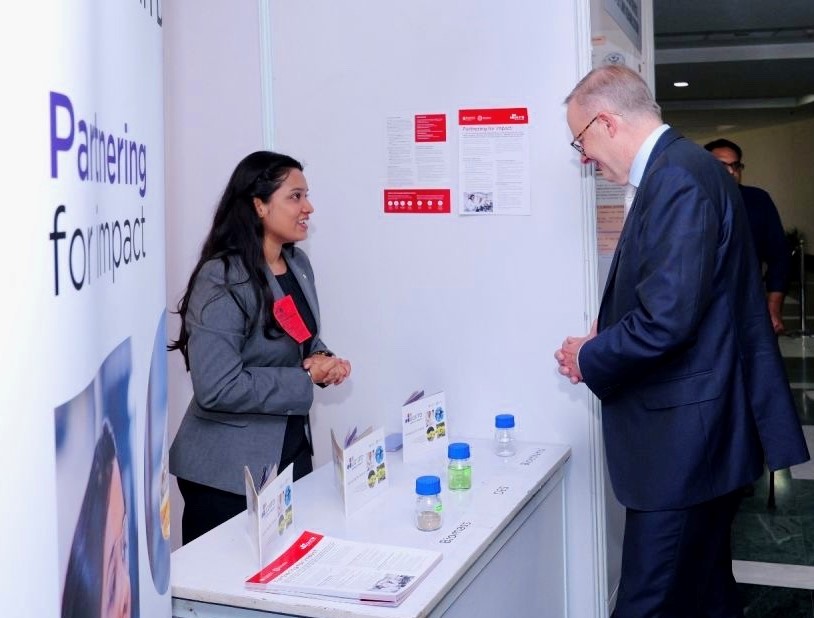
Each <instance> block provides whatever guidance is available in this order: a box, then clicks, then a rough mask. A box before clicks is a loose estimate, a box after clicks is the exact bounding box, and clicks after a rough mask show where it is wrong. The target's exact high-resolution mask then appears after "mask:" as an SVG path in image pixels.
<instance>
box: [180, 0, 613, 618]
mask: <svg viewBox="0 0 814 618" xmlns="http://www.w3.org/2000/svg"><path fill="white" fill-rule="evenodd" d="M551 4H552V3H538V2H532V1H531V0H512V2H509V3H502V4H501V3H489V2H471V1H468V2H464V1H463V0H456V1H454V2H447V3H437V2H430V1H428V0H421V1H415V0H412V1H410V2H405V1H399V2H389V3H375V2H365V3H360V4H358V5H354V8H353V9H351V8H349V7H348V6H346V5H341V6H340V5H336V3H333V2H328V1H325V0H309V1H307V2H298V3H292V2H286V1H283V0H268V1H267V0H259V2H258V3H257V4H253V3H237V4H232V3H228V2H208V3H205V4H202V5H201V4H198V3H194V2H181V1H179V2H177V3H172V4H170V5H169V6H168V7H167V12H168V14H170V15H172V16H173V17H174V19H173V20H171V19H169V18H168V20H167V21H168V26H167V34H168V37H167V41H168V42H167V45H168V48H167V50H166V55H165V61H166V62H167V77H166V82H165V84H166V86H165V87H166V89H167V101H166V118H167V123H168V133H167V141H168V149H167V153H168V162H167V163H168V167H167V178H168V190H167V196H168V197H167V199H168V203H169V204H170V207H169V208H168V218H167V230H168V238H169V239H170V242H169V249H168V250H169V254H168V304H170V306H174V304H175V303H176V302H177V299H178V298H180V295H181V293H182V291H183V287H184V286H185V285H186V280H187V277H188V276H189V272H190V270H191V268H192V266H193V265H194V260H195V257H196V255H197V253H198V251H199V248H200V243H201V241H202V239H203V237H204V235H205V233H206V231H207V230H208V227H209V225H210V223H211V216H212V212H213V207H214V205H215V202H216V200H217V198H218V196H219V192H220V191H222V189H223V186H224V185H225V182H226V180H227V178H228V175H229V173H230V172H231V170H232V169H233V167H234V165H235V164H236V163H237V161H238V160H239V159H240V158H241V157H242V156H243V155H245V154H247V153H248V152H250V151H251V150H255V149H257V148H260V147H262V146H263V138H264V135H265V126H266V125H270V126H271V127H272V129H273V131H272V134H273V140H272V144H270V145H273V146H274V148H275V149H278V150H281V151H283V152H287V153H289V154H292V155H293V156H295V157H298V158H300V159H301V160H302V161H303V163H304V164H305V166H306V168H305V174H306V177H307V179H308V182H309V185H310V188H311V197H312V201H313V203H314V206H315V208H316V212H315V213H314V215H313V216H312V218H311V223H312V225H311V237H310V239H309V240H308V241H307V242H305V243H303V248H304V249H305V250H306V251H307V252H308V253H309V255H310V256H311V259H312V262H313V264H314V268H315V271H316V282H317V288H318V292H319V296H320V304H321V309H322V317H323V331H324V337H325V340H326V341H327V343H328V345H329V346H331V347H332V348H333V349H335V350H336V351H337V352H338V353H339V354H342V355H345V356H347V357H348V358H349V359H350V360H351V361H352V362H353V366H354V374H353V377H352V379H351V380H350V382H349V383H348V384H346V385H343V386H342V387H341V388H339V389H330V388H329V389H326V390H324V391H320V392H318V393H317V403H316V405H315V407H314V410H313V420H314V425H315V440H316V451H317V452H316V455H315V463H316V464H317V465H319V464H321V463H325V462H326V461H328V460H329V458H330V455H329V450H328V432H329V430H330V428H331V427H333V428H336V429H337V430H338V431H340V432H341V433H342V434H343V435H344V430H345V428H346V427H347V426H348V425H351V424H358V425H359V426H360V427H361V426H366V425H367V424H369V423H376V424H382V425H384V426H385V428H386V429H387V430H389V431H394V430H395V429H396V427H397V418H398V410H399V406H400V404H401V403H402V402H403V400H404V399H405V398H406V396H407V395H408V394H409V393H410V392H412V391H413V390H414V389H416V388H424V389H425V390H426V391H427V392H432V391H434V390H438V389H444V390H445V391H446V393H447V402H448V406H447V407H448V409H449V423H450V429H451V431H452V435H453V436H462V435H469V436H487V435H491V432H492V419H493V416H494V414H495V413H496V412H498V411H502V410H510V411H513V412H514V413H515V414H516V415H517V420H518V431H519V433H520V435H521V437H523V438H526V439H530V440H542V441H549V442H560V443H566V444H570V445H571V447H572V449H573V456H572V461H571V462H570V464H569V469H568V478H567V480H566V485H567V502H568V504H567V523H566V526H567V534H568V537H567V539H566V541H567V548H568V556H567V558H568V577H569V605H570V607H569V610H570V612H569V615H570V616H586V617H587V616H595V615H599V614H600V610H598V608H600V607H602V606H603V605H604V603H605V599H604V598H599V597H600V595H601V594H602V593H603V592H604V584H603V581H604V562H603V560H604V536H603V533H604V530H603V525H604V496H603V495H602V487H601V476H602V469H601V466H598V465H597V458H598V457H599V456H600V455H601V453H600V452H599V450H598V448H599V447H598V444H597V435H596V431H597V429H598V428H597V424H596V418H595V416H594V412H593V411H592V400H591V398H590V397H589V395H588V392H587V390H586V389H585V388H584V387H576V388H575V387H572V386H571V385H570V384H567V383H566V382H565V381H564V380H563V379H562V378H561V377H560V376H558V375H557V373H556V370H555V362H554V360H553V352H554V349H555V348H556V347H557V346H558V345H559V344H560V343H561V341H562V339H563V338H564V337H565V336H566V335H568V334H578V333H582V332H584V331H585V330H586V329H587V323H588V320H589V314H590V313H591V309H590V306H591V303H592V302H594V296H595V294H596V290H595V281H594V280H593V279H592V277H591V276H590V275H589V273H591V272H593V271H594V270H595V267H596V263H595V255H594V245H595V242H594V240H593V236H592V234H593V212H592V211H591V210H590V209H589V208H587V207H586V206H584V205H585V204H589V203H592V197H591V195H590V181H588V180H587V179H586V177H584V176H583V173H582V171H581V170H580V165H579V161H578V159H577V157H576V153H574V152H573V151H572V149H571V148H570V147H569V146H568V143H569V141H570V140H571V139H572V136H571V135H570V133H569V131H568V128H567V126H566V123H565V108H564V106H563V105H562V100H563V99H564V97H565V96H566V95H567V94H568V92H569V91H570V89H571V88H572V87H573V85H574V84H575V83H576V81H577V79H578V78H579V76H580V75H581V73H583V72H585V71H586V70H587V69H588V68H589V62H590V26H589V20H588V8H587V5H588V2H587V0H586V1H585V2H575V3H554V4H556V6H551ZM258 5H259V10H258ZM264 11H266V12H265V13H264ZM258 21H259V26H258ZM173 24H176V25H175V26H173ZM180 24H184V26H185V28H183V32H177V33H175V32H174V31H173V29H174V28H177V29H181V26H180ZM258 29H259V30H260V32H259V33H258ZM170 33H173V34H172V36H169V34H170ZM258 37H259V38H258ZM204 69H205V70H204ZM264 70H265V71H266V72H265V73H264V72H263V71H264ZM264 87H268V89H266V88H264ZM269 93H270V94H269ZM264 96H266V97H267V98H265V99H264V98H263V97H264ZM261 101H262V103H263V107H262V109H261V108H260V106H259V103H260V102H261ZM504 105H506V106H526V107H528V108H529V115H530V136H531V161H530V169H531V179H532V180H531V194H532V213H531V216H527V217H494V218H488V219H485V218H477V219H475V218H467V219H465V218H460V217H458V216H457V215H455V214H451V215H442V216H432V217H428V216H396V215H384V214H382V212H381V211H382V203H381V202H382V196H381V189H382V188H383V187H384V166H385V159H384V150H385V141H384V134H385V130H384V119H385V117H386V116H387V115H389V114H392V113H394V112H396V113H400V112H408V113H410V112H411V113H438V112H446V113H447V114H449V115H450V125H449V131H450V134H451V138H452V140H453V147H455V148H457V141H456V137H455V118H456V115H455V112H456V110H457V109H458V108H459V107H480V106H484V107H487V106H504ZM264 110H265V113H266V114H267V116H266V117H264V115H263V113H264ZM453 158H454V159H455V157H453ZM454 188H455V187H453V189H454ZM173 319H174V318H173ZM176 329H177V326H170V328H169V330H170V334H171V335H172V336H174V335H175V332H176ZM170 376H171V379H170V393H169V396H170V417H171V418H170V425H171V427H175V426H177V424H178V423H179V422H180V419H181V416H182V415H183V412H184V410H185V408H186V405H187V402H188V400H189V396H190V395H191V389H190V387H189V381H188V377H187V376H186V374H185V372H184V371H183V369H182V362H181V358H180V355H178V354H172V355H171V356H170ZM175 504H178V505H180V501H177V502H174V505H175Z"/></svg>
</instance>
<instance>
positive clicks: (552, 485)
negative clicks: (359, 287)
mask: <svg viewBox="0 0 814 618" xmlns="http://www.w3.org/2000/svg"><path fill="white" fill-rule="evenodd" d="M470 445H471V449H472V458H471V461H472V470H473V473H472V477H473V483H472V489H471V490H469V491H466V492H450V491H448V490H446V489H444V490H443V492H442V495H441V499H442V501H443V504H444V525H443V526H442V528H441V529H440V530H437V531H435V532H421V531H419V530H417V529H416V528H415V526H414V525H413V506H414V503H415V493H414V488H415V477H416V476H420V475H422V474H438V475H439V476H440V477H441V479H442V485H443V486H444V487H446V476H445V472H446V459H445V458H441V457H439V458H438V459H437V460H435V461H433V462H429V463H427V464H422V465H417V464H410V465H407V464H404V463H403V462H402V458H401V453H400V452H397V453H388V454H387V458H388V459H387V463H388V473H389V478H390V488H389V490H388V491H387V493H386V494H384V495H383V496H382V497H380V498H378V499H376V500H375V501H373V502H371V503H370V504H367V505H365V506H364V507H363V508H362V509H361V510H360V511H359V512H357V513H355V514H352V515H351V516H350V517H348V518H345V516H344V513H343V508H342V504H341V501H340V497H339V492H338V489H337V488H336V486H335V483H334V476H333V474H334V472H333V467H332V465H331V464H328V465H325V466H322V467H320V468H318V469H317V470H315V471H314V472H313V473H311V474H310V475H308V476H307V477H305V478H304V479H301V480H299V481H297V482H296V483H295V484H294V524H293V526H292V528H291V529H290V530H289V531H288V532H287V533H286V535H285V537H283V540H284V542H283V543H282V544H281V547H280V549H282V548H283V545H286V544H287V543H291V542H292V541H293V540H294V539H295V538H296V535H297V534H298V533H299V532H300V531H302V530H303V529H308V530H312V531H314V532H319V533H323V534H328V535H331V536H334V537H340V538H346V539H350V540H358V541H364V542H372V543H382V544H388V545H403V546H409V547H421V548H431V549H435V550H438V551H441V552H442V554H443V559H442V560H441V562H439V563H438V564H437V565H436V566H435V567H434V568H433V570H432V571H431V572H430V573H429V575H428V576H427V578H426V579H425V580H424V581H423V582H421V584H420V585H419V586H418V587H417V588H416V589H415V590H414V591H413V592H412V594H410V596H408V597H407V599H405V601H404V602H403V603H402V604H401V605H400V606H398V607H378V606H369V605H360V604H356V603H347V602H339V601H324V600H316V599H308V598H301V597H294V596H284V595H272V594H268V593H263V592H255V591H249V590H246V589H245V588H244V584H243V582H244V580H245V579H246V578H247V577H248V576H250V575H252V574H253V573H255V572H256V571H258V570H259V568H260V566H261V565H260V564H258V562H257V558H256V556H255V555H254V553H253V551H252V548H251V545H250V542H249V536H248V533H247V530H246V515H245V513H242V514H240V515H238V516H237V517H235V518H233V519H231V520H229V521H228V522H226V523H225V524H223V525H221V526H219V527H218V528H216V529H215V530H212V531H211V532H209V533H208V534H206V535H204V536H202V537H200V538H199V539H196V540H195V541H193V542H192V543H190V544H189V545H186V546H184V547H182V548H180V549H178V550H177V551H175V552H173V554H172V571H171V573H172V575H171V578H172V595H173V603H172V615H173V616H174V617H177V618H192V617H195V618H209V617H216V616H217V617H223V618H225V617H237V616H240V617H252V618H269V616H300V617H302V616H311V617H316V618H324V617H330V618H338V617H342V618H348V617H357V616H377V617H384V618H408V617H409V618H417V617H423V616H444V617H445V618H454V617H467V618H471V617H478V616H484V617H486V616H488V617H503V616H506V617H508V616H511V617H512V618H523V617H524V616H529V617H532V616H533V617H534V618H548V617H551V618H562V617H563V616H566V615H567V611H566V602H565V599H566V593H565V585H566V584H565V547H564V543H565V536H564V530H563V522H564V520H565V515H564V509H565V502H564V491H563V476H564V464H565V462H566V461H567V460H568V458H569V457H570V455H571V450H570V449H569V448H568V447H567V446H561V445H549V444H545V445H543V444H531V443H527V442H526V443H524V442H520V443H519V444H518V452H517V455H515V456H514V457H513V458H511V459H506V460H501V459H499V458H498V457H497V456H496V455H493V454H492V451H491V442H489V441H483V440H472V441H470ZM285 542H287V543H285Z"/></svg>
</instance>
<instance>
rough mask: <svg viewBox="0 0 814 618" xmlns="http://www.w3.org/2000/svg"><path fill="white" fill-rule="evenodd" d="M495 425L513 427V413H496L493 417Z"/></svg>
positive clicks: (505, 427)
mask: <svg viewBox="0 0 814 618" xmlns="http://www.w3.org/2000/svg"><path fill="white" fill-rule="evenodd" d="M495 427H497V428H498V429H509V428H511V427H514V414H498V415H497V416H496V417H495Z"/></svg>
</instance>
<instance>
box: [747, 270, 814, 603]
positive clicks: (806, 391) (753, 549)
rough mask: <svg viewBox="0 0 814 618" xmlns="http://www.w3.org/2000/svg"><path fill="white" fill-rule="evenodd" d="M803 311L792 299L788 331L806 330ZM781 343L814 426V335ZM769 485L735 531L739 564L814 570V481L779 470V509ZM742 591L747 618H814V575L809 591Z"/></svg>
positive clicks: (813, 317)
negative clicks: (773, 501) (771, 502)
mask: <svg viewBox="0 0 814 618" xmlns="http://www.w3.org/2000/svg"><path fill="white" fill-rule="evenodd" d="M809 287H814V286H811V285H810V286H809ZM812 292H814V290H812V291H810V292H809V295H808V297H807V301H808V302H807V305H809V306H808V307H807V311H806V314H809V315H807V320H806V326H807V330H808V329H811V328H812V327H814V308H812V307H811V306H810V305H811V303H814V295H813V294H812ZM799 312H800V309H799V303H798V302H797V301H796V299H795V298H790V299H789V300H788V301H787V303H786V307H785V311H784V318H785V321H786V328H787V330H788V331H790V332H794V331H799V330H800V327H801V325H802V322H801V321H800V313H799ZM809 316H810V317H809ZM779 343H780V347H781V351H783V356H784V361H785V364H786V370H787V373H788V377H789V383H790V385H791V387H792V393H793V394H794V398H795V401H796V403H797V411H798V414H799V415H800V420H801V422H802V423H803V425H810V426H814V337H812V336H799V335H796V336H793V337H781V338H780V341H779ZM809 448H811V446H810V447H809ZM769 485H770V484H769V474H768V473H766V474H764V476H763V478H761V479H760V480H759V481H758V482H757V483H755V485H754V493H753V494H752V495H746V496H744V498H743V501H742V503H741V506H740V510H739V511H738V514H737V516H736V518H735V523H734V525H733V530H732V558H733V560H743V561H750V562H759V563H772V564H778V565H779V564H782V565H802V566H808V567H814V480H807V479H798V478H792V475H791V473H790V471H789V470H781V471H778V472H776V473H775V475H774V487H775V506H774V508H772V507H771V506H770V505H769ZM805 577H808V575H807V574H806V575H805ZM798 585H799V583H798ZM803 585H805V583H804V584H803ZM738 588H739V590H740V593H741V598H742V601H743V605H744V615H745V616H746V617H747V618H812V617H814V592H812V588H814V575H811V582H810V585H808V586H807V589H806V588H802V587H798V588H791V587H777V586H759V585H747V584H738Z"/></svg>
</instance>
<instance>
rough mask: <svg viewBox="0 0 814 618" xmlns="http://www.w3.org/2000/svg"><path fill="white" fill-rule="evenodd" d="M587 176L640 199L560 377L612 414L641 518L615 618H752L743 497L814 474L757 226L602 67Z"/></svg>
mask: <svg viewBox="0 0 814 618" xmlns="http://www.w3.org/2000/svg"><path fill="white" fill-rule="evenodd" d="M566 104H567V106H568V107H567V121H568V126H569V128H570V130H571V132H572V135H575V136H576V137H575V138H574V141H573V142H572V144H571V145H572V146H573V147H574V148H575V149H576V150H577V151H578V152H579V153H580V157H581V161H582V163H584V164H589V163H593V164H594V165H595V166H596V168H597V169H598V170H601V172H602V174H603V176H604V177H605V178H606V179H608V180H609V181H611V182H614V183H618V184H620V185H632V186H633V187H635V188H636V193H635V198H634V200H633V202H632V206H631V208H630V211H629V214H628V215H627V217H626V220H625V224H624V227H623V229H622V234H621V236H620V238H619V243H618V245H617V248H616V253H615V255H614V257H613V262H612V264H611V267H610V272H609V274H608V281H607V284H606V286H605V291H604V293H603V296H602V303H601V306H600V309H599V315H598V318H597V321H596V322H595V323H594V326H593V327H592V329H591V332H590V333H589V334H588V335H587V336H584V337H568V338H566V339H565V341H564V342H563V344H562V347H561V348H560V349H558V350H557V351H556V352H555V358H556V359H557V361H558V363H559V372H560V373H561V374H562V375H564V376H566V377H567V378H569V379H570V381H571V382H572V383H574V384H577V383H579V382H584V383H585V384H586V385H587V386H588V388H590V389H591V391H593V392H594V394H596V396H597V397H599V399H601V401H602V425H603V434H604V440H605V451H606V454H607V459H608V471H609V473H610V478H611V482H612V484H613V489H614V492H615V494H616V496H617V498H618V499H619V501H620V502H621V503H622V504H623V505H624V506H625V507H626V509H627V510H626V523H625V538H624V544H623V550H622V573H621V581H620V585H619V592H618V597H617V604H616V609H615V611H614V617H615V618H644V617H656V616H658V617H661V618H666V617H675V618H701V617H713V616H714V617H716V618H718V617H722V618H723V617H726V618H729V617H731V616H743V611H742V608H741V605H740V602H739V600H738V595H737V588H736V585H735V581H734V578H733V576H732V560H731V550H730V546H729V537H730V530H731V526H732V521H733V519H734V516H735V512H736V510H737V507H738V501H739V491H738V490H739V489H740V488H741V487H743V486H744V485H747V484H749V483H752V482H753V481H755V480H756V479H757V478H758V477H760V476H761V474H762V472H763V464H764V460H765V461H766V463H767V464H768V466H769V468H770V469H772V470H776V469H779V468H786V467H788V466H790V465H793V464H797V463H801V462H803V461H805V460H807V459H808V451H807V449H806V445H805V440H804V438H803V434H802V431H801V428H800V422H799V420H798V418H797V413H796V409H795V406H794V401H793V399H792V396H791V391H790V390H789V385H788V381H787V379H786V376H785V371H784V368H783V362H782V358H781V356H780V352H779V349H778V346H777V339H776V337H775V335H774V332H773V330H772V325H771V321H770V320H769V315H768V312H767V308H766V302H765V300H764V295H763V287H762V283H761V280H760V273H759V269H758V266H757V261H756V258H755V253H754V251H752V250H751V249H747V247H750V244H749V243H750V242H751V241H750V238H749V222H748V221H747V219H746V214H745V212H744V209H743V205H742V203H741V197H740V194H739V192H738V188H737V186H736V184H735V183H733V182H732V181H731V180H730V179H729V178H728V177H727V172H726V171H725V170H724V168H723V166H721V164H720V163H718V162H717V161H716V160H715V159H714V158H713V157H712V156H711V155H710V154H709V153H708V152H706V151H705V150H704V149H703V148H701V147H700V146H697V145H696V144H694V143H692V142H690V141H689V140H687V139H684V138H683V137H682V136H681V135H679V134H678V133H677V132H676V131H674V130H673V129H671V128H670V127H669V126H667V125H665V124H663V123H662V121H661V111H660V109H659V106H658V104H657V103H656V102H655V100H654V99H653V96H652V94H651V93H650V91H649V89H648V87H647V85H646V84H645V82H644V81H643V80H642V79H641V78H640V77H639V76H638V75H637V74H636V73H635V72H633V71H632V70H630V69H628V68H626V67H622V66H615V65H609V66H603V67H600V68H598V69H595V70H593V71H591V73H589V74H588V75H587V76H586V77H585V78H583V79H582V80H581V81H580V82H579V83H578V84H577V86H576V87H575V88H574V90H573V91H572V92H571V94H570V95H569V96H568V98H567V99H566Z"/></svg>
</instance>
